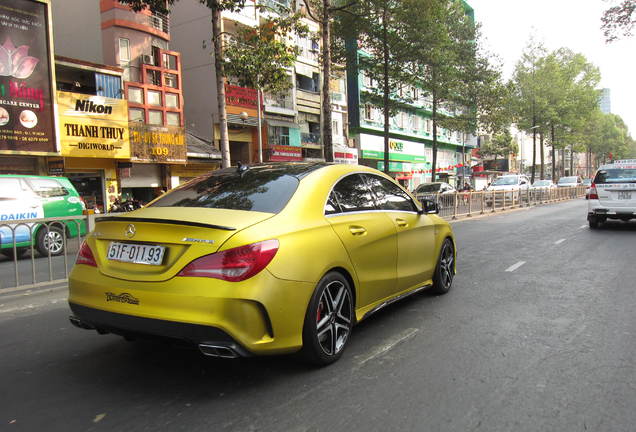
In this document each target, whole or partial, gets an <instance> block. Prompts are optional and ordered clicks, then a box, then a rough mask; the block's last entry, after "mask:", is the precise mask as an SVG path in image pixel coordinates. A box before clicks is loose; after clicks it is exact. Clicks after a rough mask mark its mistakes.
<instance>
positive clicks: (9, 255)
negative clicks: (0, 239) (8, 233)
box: [1, 247, 29, 260]
mask: <svg viewBox="0 0 636 432" xmlns="http://www.w3.org/2000/svg"><path fill="white" fill-rule="evenodd" d="M28 249H29V248H25V247H19V248H16V249H15V254H14V253H13V248H12V247H11V248H8V249H2V251H1V252H2V255H4V256H6V257H7V258H9V259H10V260H14V259H20V258H22V256H23V255H24V254H25V252H26V251H27V250H28Z"/></svg>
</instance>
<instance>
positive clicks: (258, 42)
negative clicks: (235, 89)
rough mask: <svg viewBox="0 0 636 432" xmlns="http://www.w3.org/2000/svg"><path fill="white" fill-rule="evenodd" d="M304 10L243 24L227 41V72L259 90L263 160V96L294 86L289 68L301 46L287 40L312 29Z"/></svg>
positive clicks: (259, 141)
mask: <svg viewBox="0 0 636 432" xmlns="http://www.w3.org/2000/svg"><path fill="white" fill-rule="evenodd" d="M300 20H301V15H300V14H291V15H285V16H278V17H275V18H268V19H266V20H265V21H261V22H260V23H259V25H258V26H257V27H256V28H252V27H245V26H241V27H239V29H238V31H237V33H236V34H235V35H233V37H231V38H230V40H229V42H228V43H227V45H226V47H225V50H224V54H225V72H226V73H227V75H228V76H229V77H233V78H235V79H236V80H237V81H238V83H239V85H241V86H243V87H248V88H254V89H256V90H257V97H258V110H259V112H258V122H259V123H258V134H259V136H258V144H259V146H258V147H259V148H258V161H259V162H263V156H262V144H261V112H260V99H261V94H262V92H263V91H265V92H268V93H274V94H276V93H280V92H282V91H284V90H288V89H289V88H290V87H292V84H291V82H290V80H289V76H288V75H287V69H288V68H291V67H293V66H294V63H295V62H296V57H297V56H298V52H299V49H298V47H296V46H293V45H290V44H288V43H286V42H285V38H286V37H287V35H288V34H296V35H298V36H300V37H305V36H306V35H307V33H308V31H309V29H308V28H307V26H305V25H304V24H302V23H301V21H300Z"/></svg>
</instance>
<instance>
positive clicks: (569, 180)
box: [557, 176, 581, 187]
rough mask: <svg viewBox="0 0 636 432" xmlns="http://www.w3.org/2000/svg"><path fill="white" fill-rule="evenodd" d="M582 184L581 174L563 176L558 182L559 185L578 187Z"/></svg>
mask: <svg viewBox="0 0 636 432" xmlns="http://www.w3.org/2000/svg"><path fill="white" fill-rule="evenodd" d="M580 185H581V177H579V176H567V177H561V178H560V179H559V181H558V182H557V186H558V187H576V186H580Z"/></svg>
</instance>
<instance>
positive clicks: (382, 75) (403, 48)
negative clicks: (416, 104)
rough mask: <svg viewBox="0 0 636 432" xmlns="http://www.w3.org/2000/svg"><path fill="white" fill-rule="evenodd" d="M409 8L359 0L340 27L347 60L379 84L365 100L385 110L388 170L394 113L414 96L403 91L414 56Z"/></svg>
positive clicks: (389, 0)
mask: <svg viewBox="0 0 636 432" xmlns="http://www.w3.org/2000/svg"><path fill="white" fill-rule="evenodd" d="M407 10H408V7H406V6H405V5H404V4H403V2H401V1H399V0H360V1H359V2H357V3H356V4H354V5H352V6H351V11H350V13H346V14H344V15H343V16H340V21H339V28H341V29H344V30H343V33H342V34H341V35H340V38H341V39H346V44H347V55H348V56H349V62H348V63H349V64H351V65H357V66H358V69H359V70H360V71H361V72H362V73H363V74H364V75H365V76H366V77H367V79H368V80H369V81H370V82H374V83H378V84H379V85H376V86H373V87H372V88H367V90H368V93H365V95H364V98H363V100H362V102H363V103H368V104H371V105H373V106H376V107H380V108H381V110H382V112H383V117H384V171H385V172H386V173H389V126H390V121H391V116H392V115H394V114H395V113H397V112H398V109H399V108H400V107H403V106H404V103H405V102H408V101H410V100H411V99H410V96H409V95H407V94H406V92H404V91H403V90H405V89H406V87H407V86H408V84H409V83H412V81H413V80H412V75H411V74H409V72H408V71H407V68H406V65H407V64H408V62H410V61H412V59H413V57H412V56H413V50H412V49H411V47H410V46H409V44H408V42H407V41H406V38H405V37H404V36H405V34H406V33H407V32H406V31H405V24H404V23H405V19H404V17H405V14H406V11H407ZM359 46H360V47H362V50H361V52H360V53H358V47H359ZM354 79H357V77H355V78H354Z"/></svg>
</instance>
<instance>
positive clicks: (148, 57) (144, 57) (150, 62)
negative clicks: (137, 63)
mask: <svg viewBox="0 0 636 432" xmlns="http://www.w3.org/2000/svg"><path fill="white" fill-rule="evenodd" d="M141 63H142V64H147V65H154V64H155V59H154V58H153V57H152V56H151V55H148V54H142V55H141Z"/></svg>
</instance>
